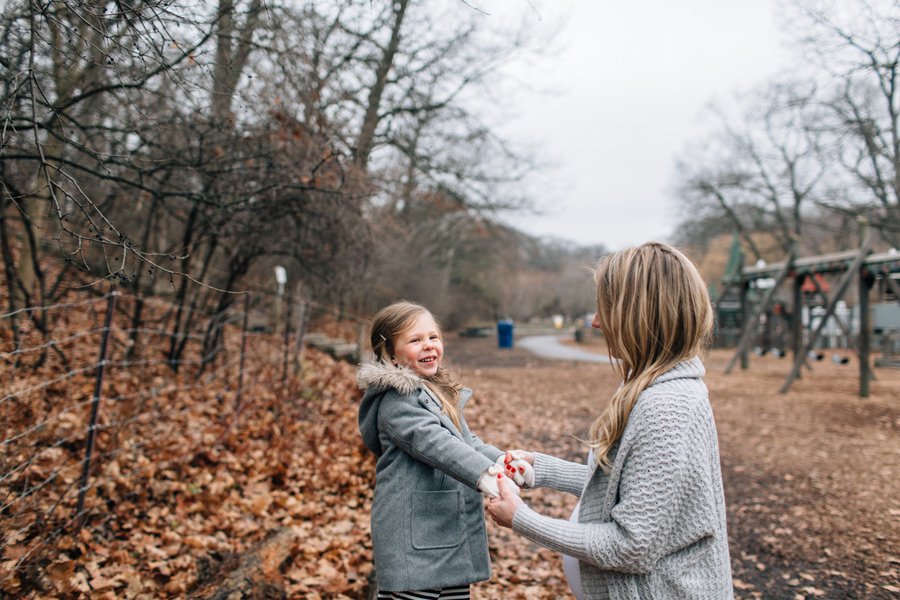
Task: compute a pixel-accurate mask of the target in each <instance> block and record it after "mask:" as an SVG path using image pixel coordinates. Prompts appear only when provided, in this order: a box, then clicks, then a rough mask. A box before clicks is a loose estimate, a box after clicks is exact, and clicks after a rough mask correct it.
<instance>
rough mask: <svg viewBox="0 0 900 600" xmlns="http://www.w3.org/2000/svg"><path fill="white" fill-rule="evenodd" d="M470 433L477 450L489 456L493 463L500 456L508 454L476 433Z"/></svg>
mask: <svg viewBox="0 0 900 600" xmlns="http://www.w3.org/2000/svg"><path fill="white" fill-rule="evenodd" d="M470 435H471V436H472V445H473V446H474V447H475V450H477V451H478V452H481V453H482V454H484V455H485V456H487V457H488V458H489V459H491V462H492V463H494V462H497V459H498V458H500V457H501V456H503V455H504V454H506V453H505V452H504V451H503V450H501V449H500V448H497V447H496V446H492V445H490V444H488V443H485V442H482V441H481V439H480V438H479V437H478V436H477V435H475V434H474V433H471V434H470Z"/></svg>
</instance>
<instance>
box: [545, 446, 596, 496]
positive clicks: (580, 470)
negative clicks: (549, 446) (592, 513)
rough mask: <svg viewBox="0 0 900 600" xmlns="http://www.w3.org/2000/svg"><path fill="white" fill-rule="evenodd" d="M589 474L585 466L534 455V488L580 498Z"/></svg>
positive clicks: (552, 457)
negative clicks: (548, 489)
mask: <svg viewBox="0 0 900 600" xmlns="http://www.w3.org/2000/svg"><path fill="white" fill-rule="evenodd" d="M589 474H590V469H589V468H588V466H587V465H582V464H579V463H575V462H571V461H568V460H563V459H561V458H556V457H555V456H550V455H549V454H542V453H540V452H535V453H534V487H546V488H550V489H553V490H556V491H559V492H568V493H569V494H572V495H573V496H578V497H581V492H582V490H584V486H585V483H586V482H587V478H588V475H589Z"/></svg>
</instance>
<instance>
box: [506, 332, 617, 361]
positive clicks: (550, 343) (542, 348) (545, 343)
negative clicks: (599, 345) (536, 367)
mask: <svg viewBox="0 0 900 600" xmlns="http://www.w3.org/2000/svg"><path fill="white" fill-rule="evenodd" d="M561 337H562V336H559V335H531V336H528V337H523V338H520V339H517V340H516V341H515V344H516V346H518V347H519V348H525V349H526V350H530V351H531V352H534V353H535V354H537V355H538V356H543V357H544V358H556V359H559V360H580V361H584V362H599V363H607V364H608V363H609V357H608V356H607V355H606V354H602V353H599V352H589V351H587V350H582V349H580V348H573V347H571V346H566V345H564V344H562V342H560V338H561Z"/></svg>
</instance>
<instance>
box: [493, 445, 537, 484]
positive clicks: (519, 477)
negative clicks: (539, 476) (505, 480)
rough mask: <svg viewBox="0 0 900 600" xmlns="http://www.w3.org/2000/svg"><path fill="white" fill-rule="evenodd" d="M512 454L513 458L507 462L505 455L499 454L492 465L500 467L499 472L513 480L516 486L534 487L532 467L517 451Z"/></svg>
mask: <svg viewBox="0 0 900 600" xmlns="http://www.w3.org/2000/svg"><path fill="white" fill-rule="evenodd" d="M512 455H513V460H512V461H511V462H509V463H507V462H506V456H505V455H504V456H500V457H499V458H497V462H496V463H494V467H500V469H501V472H502V473H504V474H505V475H506V476H507V477H509V478H510V479H512V480H513V481H515V482H516V485H517V486H519V487H522V486H526V487H534V467H532V466H531V465H530V464H528V461H526V460H525V459H524V458H522V457H521V456H520V455H517V453H515V452H513V453H512ZM494 467H491V468H494Z"/></svg>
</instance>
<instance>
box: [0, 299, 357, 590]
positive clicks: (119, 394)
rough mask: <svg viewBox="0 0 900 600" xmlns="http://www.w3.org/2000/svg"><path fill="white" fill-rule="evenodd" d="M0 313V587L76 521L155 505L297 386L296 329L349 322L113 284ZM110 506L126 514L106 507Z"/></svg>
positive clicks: (72, 532) (62, 546)
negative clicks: (161, 491) (265, 400)
mask: <svg viewBox="0 0 900 600" xmlns="http://www.w3.org/2000/svg"><path fill="white" fill-rule="evenodd" d="M0 324H2V326H3V328H2V337H0V371H2V379H0V440H2V441H0V595H2V592H9V591H10V590H11V589H13V590H15V589H19V591H21V590H23V589H25V587H27V585H25V584H24V583H23V582H27V581H28V580H29V579H31V580H34V579H35V578H37V577H41V576H43V575H40V574H36V573H35V572H34V571H35V570H42V571H43V570H46V569H48V568H53V566H54V560H55V557H57V556H59V554H60V553H61V552H65V551H66V549H67V548H71V547H73V545H74V544H76V543H77V540H78V539H79V536H80V535H81V534H82V532H83V531H85V530H86V531H87V532H88V533H89V534H90V535H91V536H94V537H97V536H104V535H109V532H110V530H111V528H122V527H126V528H128V527H140V517H141V516H142V515H146V514H147V513H148V512H149V511H152V510H159V506H158V504H157V503H154V502H153V497H154V495H155V494H157V492H158V490H157V489H156V488H157V487H158V486H160V485H162V482H164V481H165V480H167V479H171V478H175V477H177V476H178V471H179V467H180V465H182V464H184V463H186V462H191V461H195V460H197V459H198V457H202V455H203V454H204V453H205V452H208V451H209V450H210V449H211V448H213V447H215V446H216V445H217V444H220V443H221V442H222V440H223V439H224V438H225V437H226V436H228V435H229V434H230V433H233V432H234V431H235V430H236V429H239V428H240V427H241V423H242V418H243V417H244V416H245V415H246V414H247V412H248V411H250V410H259V409H261V408H262V407H263V404H262V403H260V402H259V401H258V399H259V398H262V397H269V398H271V397H273V396H274V397H276V398H277V397H279V396H280V397H284V396H287V395H291V396H292V397H296V396H297V390H296V389H294V388H292V386H295V385H296V381H297V376H298V374H299V372H300V371H301V370H302V368H303V360H302V358H303V352H304V348H305V347H306V344H305V336H306V335H307V334H308V333H309V328H317V329H326V330H329V329H330V330H331V337H330V338H329V337H328V336H325V337H326V338H327V339H330V340H331V343H332V345H334V343H335V342H334V340H338V341H340V342H342V343H344V345H345V346H347V347H350V346H352V345H353V344H352V340H347V339H346V338H352V337H354V336H356V335H357V331H358V324H359V321H358V320H357V319H354V318H347V317H346V316H342V315H335V314H334V313H333V311H330V310H328V309H326V308H325V307H321V306H317V305H316V304H315V303H312V302H309V301H302V300H289V301H288V300H286V299H285V298H283V297H280V296H275V295H266V294H261V295H258V294H253V295H251V294H249V293H248V294H243V295H241V296H239V297H237V301H235V302H233V303H232V304H230V306H228V307H227V308H226V309H225V310H223V311H220V312H218V313H208V312H205V311H201V310H194V309H190V308H187V307H185V306H180V305H176V304H173V303H171V302H168V301H165V300H160V299H155V298H140V297H137V296H132V295H127V294H122V293H118V292H113V293H110V294H108V295H106V296H102V297H90V298H85V299H80V300H77V301H73V302H67V303H59V304H55V305H52V306H42V307H33V308H27V309H21V310H18V311H15V312H11V313H8V314H4V315H0ZM337 330H340V331H337ZM309 335H310V337H311V338H315V339H319V338H321V337H322V334H319V333H317V334H316V336H313V335H312V334H309ZM336 335H342V336H343V338H344V339H341V338H338V337H335V336H336ZM317 336H318V337H317ZM344 352H345V356H349V357H351V358H355V355H354V354H352V353H347V352H346V348H345V350H344ZM123 507H125V508H127V511H129V514H132V515H133V516H134V517H135V518H134V519H132V520H131V521H130V522H129V521H128V520H126V521H124V522H123V521H122V520H120V519H118V518H115V517H114V516H113V515H114V514H122V513H123ZM114 521H115V522H114ZM13 583H15V585H13Z"/></svg>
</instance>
